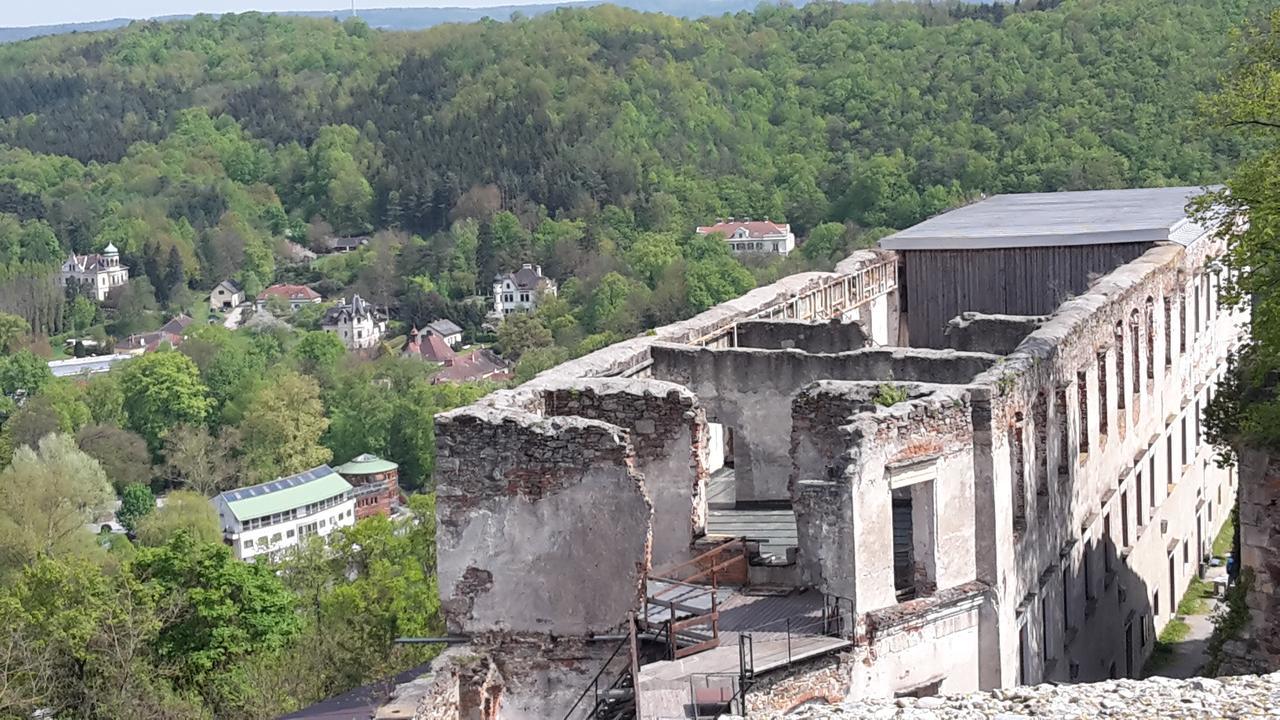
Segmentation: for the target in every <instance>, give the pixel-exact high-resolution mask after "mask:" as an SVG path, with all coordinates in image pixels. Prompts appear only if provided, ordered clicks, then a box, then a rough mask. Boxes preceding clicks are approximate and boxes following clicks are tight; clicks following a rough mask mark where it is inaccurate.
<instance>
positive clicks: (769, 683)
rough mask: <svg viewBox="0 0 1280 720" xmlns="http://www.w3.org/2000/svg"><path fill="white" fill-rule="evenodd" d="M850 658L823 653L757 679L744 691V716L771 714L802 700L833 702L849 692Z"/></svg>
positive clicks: (783, 710)
mask: <svg viewBox="0 0 1280 720" xmlns="http://www.w3.org/2000/svg"><path fill="white" fill-rule="evenodd" d="M849 664H850V658H849V656H847V655H825V656H822V657H817V658H814V659H812V660H806V661H803V662H800V663H797V664H796V665H794V666H792V667H790V668H788V669H787V670H786V672H778V673H772V674H769V675H765V676H763V677H761V678H759V679H758V680H757V681H756V682H755V684H754V685H752V686H751V690H750V691H749V692H747V697H746V705H747V712H746V716H747V717H760V716H762V715H768V716H773V715H777V714H779V713H784V712H786V711H787V710H790V709H792V708H795V707H797V706H799V705H802V704H804V703H811V702H815V701H819V702H827V703H837V702H840V701H841V700H843V699H844V698H845V697H847V696H848V695H849V682H850V670H849Z"/></svg>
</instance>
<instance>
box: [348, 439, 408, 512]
mask: <svg viewBox="0 0 1280 720" xmlns="http://www.w3.org/2000/svg"><path fill="white" fill-rule="evenodd" d="M337 471H338V474H340V475H342V477H343V478H345V479H346V480H347V482H349V483H351V486H352V487H353V488H354V490H353V493H352V494H353V496H354V497H355V499H356V519H357V520H363V519H364V518H367V517H370V516H372V515H383V516H390V515H392V514H394V512H395V506H396V505H399V504H400V466H399V465H397V464H395V463H393V462H391V461H390V460H383V459H382V458H380V457H378V456H377V455H373V454H370V453H364V454H362V455H357V456H356V457H354V458H352V459H351V460H350V461H348V462H345V463H343V464H341V465H339V466H338V468H337Z"/></svg>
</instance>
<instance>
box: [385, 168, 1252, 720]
mask: <svg viewBox="0 0 1280 720" xmlns="http://www.w3.org/2000/svg"><path fill="white" fill-rule="evenodd" d="M1200 192H1201V190H1200V189H1199V188H1185V187H1184V188H1152V189H1137V190H1106V191H1089V192H1064V193H1045V194H1032V195H1002V196H995V197H991V198H987V199H985V200H983V201H981V202H978V203H974V204H972V205H969V206H967V207H964V208H960V209H958V210H954V211H952V212H948V213H944V214H942V215H940V216H938V217H935V218H933V219H931V220H928V221H926V222H924V223H921V224H919V225H917V226H915V227H912V228H908V229H907V230H904V231H902V232H899V233H897V234H895V235H892V236H890V237H888V238H886V239H884V240H883V241H882V243H881V249H879V250H861V251H858V252H856V253H854V254H853V255H852V256H850V257H848V258H846V259H845V260H844V261H842V262H841V263H839V264H838V265H837V267H836V268H835V270H834V272H807V273H800V274H797V275H792V276H789V277H786V278H782V279H781V280H779V281H777V282H775V283H773V284H771V285H766V286H763V287H759V288H756V289H754V290H752V291H750V292H748V293H747V294H745V295H744V296H742V297H739V298H736V299H734V300H731V301H729V302H726V303H724V304H722V305H720V306H717V307H714V308H711V309H710V310H708V311H706V312H704V313H702V314H700V315H697V316H695V317H693V318H690V319H688V320H685V321H681V322H677V323H674V324H672V325H668V326H664V327H659V328H656V329H655V330H654V331H653V332H652V333H649V334H647V335H645V336H642V337H637V338H631V339H628V340H625V341H623V342H620V343H617V344H615V345H612V346H609V347H606V348H603V349H601V350H598V351H596V352H593V353H590V354H588V355H586V356H583V357H581V358H577V359H575V360H571V361H569V362H566V363H564V364H562V365H559V366H557V367H555V368H552V369H550V370H547V371H545V372H543V373H541V374H539V375H538V376H537V377H535V378H534V379H533V380H531V381H529V382H527V383H525V384H523V385H521V386H519V387H516V388H513V389H510V390H503V391H498V392H495V393H491V394H489V395H487V396H485V397H484V398H482V399H480V400H479V401H477V402H476V403H474V404H472V405H470V406H466V407H461V408H457V409H454V410H450V411H448V412H444V413H441V414H439V415H437V416H436V440H437V448H438V457H437V468H436V473H435V482H436V502H437V505H436V512H437V525H436V527H437V547H438V571H437V572H438V582H439V588H440V594H441V611H442V614H443V616H444V618H445V623H446V632H447V634H448V635H450V636H451V637H459V638H469V640H468V642H467V643H466V644H463V645H456V646H453V647H450V648H449V649H447V650H445V651H444V652H443V653H442V654H441V655H440V656H438V657H437V658H436V660H435V661H434V662H433V664H432V667H431V674H430V675H429V676H427V677H424V678H422V679H421V680H420V681H419V682H417V683H414V684H413V685H412V687H411V688H409V689H408V690H406V691H405V692H406V693H410V694H408V695H406V694H405V693H400V694H399V698H398V702H401V703H403V702H406V701H409V702H411V705H410V707H416V708H417V710H416V713H414V714H413V717H414V718H415V720H444V719H445V718H449V719H450V720H452V718H456V717H471V716H472V715H475V714H480V713H483V714H484V716H485V717H490V718H499V719H505V718H532V717H566V714H567V713H568V714H569V715H568V716H570V717H606V716H607V717H635V718H638V719H639V720H658V719H660V718H661V719H666V718H688V717H693V716H695V715H693V713H695V711H697V712H701V713H702V714H701V715H697V716H716V715H717V714H718V713H720V712H725V711H732V712H733V713H734V714H737V715H740V716H746V717H767V716H770V715H771V714H773V713H780V712H783V711H786V710H788V709H790V708H793V707H795V706H797V705H799V704H802V703H805V702H812V701H826V702H838V701H841V700H843V699H845V698H858V697H883V698H893V697H906V696H911V697H922V696H926V695H939V694H952V693H961V692H970V691H974V690H980V689H993V688H1009V687H1013V686H1017V685H1028V684H1037V683H1045V682H1053V683H1071V682H1090V681H1096V680H1101V679H1105V678H1115V677H1138V676H1139V675H1140V673H1141V670H1142V666H1143V663H1144V662H1145V661H1146V660H1147V659H1148V658H1149V657H1150V656H1151V654H1152V653H1153V652H1154V650H1155V648H1156V638H1157V637H1158V636H1159V634H1160V632H1161V631H1162V630H1163V629H1164V627H1165V626H1166V625H1167V624H1168V623H1169V622H1170V621H1171V620H1172V619H1173V618H1174V617H1175V615H1176V614H1177V605H1178V600H1179V598H1181V597H1182V594H1183V593H1184V591H1185V590H1186V588H1187V587H1188V583H1189V582H1190V581H1191V580H1192V579H1193V578H1195V577H1196V575H1197V573H1198V572H1199V571H1200V569H1201V567H1202V565H1203V563H1204V558H1205V557H1206V555H1207V554H1208V552H1209V547H1210V546H1211V544H1212V541H1213V538H1214V537H1215V536H1216V535H1217V533H1218V531H1219V529H1220V528H1221V527H1222V525H1223V523H1224V522H1225V521H1226V520H1227V518H1228V516H1229V514H1230V509H1231V507H1233V505H1234V504H1235V497H1236V489H1237V479H1236V473H1235V469H1234V468H1232V467H1226V468H1222V467H1218V465H1217V464H1216V463H1215V462H1214V452H1213V448H1212V447H1211V445H1210V443H1209V441H1208V439H1207V437H1206V435H1205V432H1204V429H1203V427H1202V422H1201V414H1202V411H1203V409H1204V407H1205V406H1206V404H1207V403H1208V401H1209V400H1210V398H1211V397H1212V394H1213V392H1214V387H1215V386H1216V383H1217V382H1218V380H1219V379H1220V377H1221V375H1222V373H1223V372H1224V371H1225V369H1226V366H1227V359H1228V357H1229V356H1230V354H1231V353H1232V352H1233V351H1234V350H1235V349H1237V348H1238V347H1239V346H1240V343H1241V342H1242V341H1243V339H1244V338H1245V337H1246V333H1247V324H1248V313H1247V310H1245V309H1238V308H1228V307H1223V306H1221V305H1220V303H1219V292H1220V278H1219V277H1218V275H1217V273H1216V271H1215V270H1214V268H1215V261H1216V260H1217V259H1218V258H1219V257H1220V256H1221V255H1222V253H1223V252H1225V251H1226V243H1225V241H1224V240H1222V239H1221V238H1220V237H1219V236H1218V235H1216V234H1215V228H1213V227H1208V226H1204V225H1201V224H1200V223H1199V222H1197V221H1196V220H1195V219H1193V218H1189V217H1187V216H1186V214H1185V207H1186V206H1187V203H1188V201H1189V200H1190V199H1191V198H1193V197H1195V196H1196V195H1197V194H1199V193H1200ZM552 586H554V587H555V588H563V589H564V591H562V592H557V591H546V592H531V591H530V588H544V589H545V588H549V587H552ZM571 588H578V589H583V588H585V589H586V590H585V591H578V592H574V591H571V590H570V589H571ZM761 589H767V592H760V590H761ZM604 638H608V639H607V640H606V639H604ZM575 703H579V704H577V705H575ZM605 710H607V711H608V712H607V713H605V712H604V711H605ZM575 712H576V713H577V714H574V713H575Z"/></svg>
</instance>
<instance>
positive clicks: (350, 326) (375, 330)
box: [320, 295, 387, 350]
mask: <svg viewBox="0 0 1280 720" xmlns="http://www.w3.org/2000/svg"><path fill="white" fill-rule="evenodd" d="M320 328H321V329H322V330H325V331H327V332H331V333H335V334H336V335H337V336H338V337H339V338H342V343H343V344H344V345H346V346H347V349H348V350H363V349H365V348H371V347H374V346H375V345H377V344H378V343H379V342H381V341H382V337H383V336H384V335H386V334H387V318H386V315H384V314H383V313H381V312H379V311H378V310H377V308H375V307H374V306H373V305H372V304H371V303H369V302H368V301H367V300H365V299H364V298H362V297H360V296H359V295H352V296H351V302H350V303H348V302H347V300H346V298H343V299H341V300H339V301H338V304H337V305H336V306H334V307H332V308H329V312H327V313H325V316H324V320H323V321H321V323H320Z"/></svg>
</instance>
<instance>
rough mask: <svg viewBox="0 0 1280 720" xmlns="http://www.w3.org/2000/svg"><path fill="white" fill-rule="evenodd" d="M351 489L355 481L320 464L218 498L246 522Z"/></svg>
mask: <svg viewBox="0 0 1280 720" xmlns="http://www.w3.org/2000/svg"><path fill="white" fill-rule="evenodd" d="M350 490H351V483H349V482H347V481H346V480H344V479H342V476H341V475H339V474H337V473H336V472H334V471H333V468H331V467H329V466H328V465H320V466H318V467H313V468H311V469H310V470H307V471H305V472H300V473H298V474H297V475H290V476H288V477H283V478H276V479H275V480H272V481H271V482H265V483H261V484H259V485H250V486H249V487H245V488H240V489H238V490H228V491H226V492H224V493H221V494H219V495H218V498H219V499H221V500H222V501H223V502H225V503H226V504H227V507H228V508H229V509H230V510H231V514H232V515H234V516H235V518H236V519H237V520H239V521H241V522H244V521H245V520H252V519H253V518H259V517H264V516H267V515H274V514H275V513H280V512H286V511H288V510H294V509H297V508H302V507H306V506H307V505H310V504H312V503H317V502H321V501H324V500H328V499H329V498H331V497H334V496H337V495H341V494H342V493H345V492H348V491H350Z"/></svg>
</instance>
